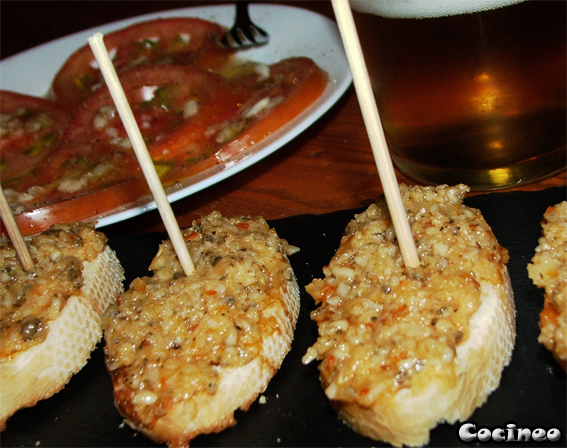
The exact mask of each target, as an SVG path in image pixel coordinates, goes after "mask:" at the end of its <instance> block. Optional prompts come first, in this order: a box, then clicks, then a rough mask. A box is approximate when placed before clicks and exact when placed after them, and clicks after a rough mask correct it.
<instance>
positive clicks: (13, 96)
mask: <svg viewBox="0 0 567 448" xmlns="http://www.w3.org/2000/svg"><path fill="white" fill-rule="evenodd" d="M0 114H1V118H0V178H1V179H2V187H3V188H5V189H8V188H14V187H18V188H23V189H27V188H29V187H30V186H31V185H33V184H34V182H35V176H36V175H37V170H38V168H39V166H40V163H41V162H42V161H43V160H44V159H45V158H46V157H47V156H48V155H49V154H50V153H51V151H53V149H54V148H55V147H56V145H57V143H58V141H59V138H60V135H61V132H62V129H63V127H64V126H65V125H66V123H67V121H68V120H69V114H68V113H67V112H66V111H65V110H63V109H61V108H60V107H59V106H57V105H56V104H54V103H53V102H51V101H47V100H45V99H43V98H38V97H34V96H29V95H22V94H20V93H16V92H10V91H5V90H3V91H0Z"/></svg>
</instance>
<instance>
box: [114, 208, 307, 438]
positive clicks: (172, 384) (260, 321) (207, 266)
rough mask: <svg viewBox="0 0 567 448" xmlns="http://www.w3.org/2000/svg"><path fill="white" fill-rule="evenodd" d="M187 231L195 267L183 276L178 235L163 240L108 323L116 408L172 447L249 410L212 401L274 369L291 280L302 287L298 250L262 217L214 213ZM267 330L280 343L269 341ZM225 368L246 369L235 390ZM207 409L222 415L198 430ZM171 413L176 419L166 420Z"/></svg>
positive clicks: (286, 325) (287, 329) (294, 309)
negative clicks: (214, 405) (294, 258)
mask: <svg viewBox="0 0 567 448" xmlns="http://www.w3.org/2000/svg"><path fill="white" fill-rule="evenodd" d="M183 236H184V239H185V240H186V242H187V246H188V249H189V252H190V255H191V258H192V260H193V263H194V265H195V270H194V272H193V273H192V274H191V275H189V276H185V275H184V274H183V271H182V268H181V266H180V264H179V262H178V260H177V257H176V256H175V253H174V250H173V247H172V244H171V242H170V241H169V240H168V241H165V242H164V243H163V244H162V245H161V246H160V248H159V252H158V253H157V255H156V257H155V258H154V260H153V261H152V263H151V266H150V269H151V270H152V271H153V275H152V276H148V277H143V278H139V279H136V280H135V281H134V282H132V284H131V285H130V289H129V290H128V291H126V292H125V293H124V294H122V295H121V296H120V297H119V299H118V301H117V303H116V305H115V306H112V307H110V308H109V310H108V311H107V313H106V314H105V318H104V322H103V324H104V327H105V340H106V359H107V367H108V369H109V371H110V372H111V375H112V376H113V379H114V384H115V399H116V401H117V406H118V408H119V410H120V411H121V412H122V414H123V415H125V416H126V417H127V420H128V423H129V424H131V426H134V427H137V428H139V429H141V430H142V431H143V432H144V433H145V434H146V435H149V436H150V437H152V438H154V439H155V440H160V441H166V442H168V444H170V445H175V446H186V445H187V444H188V440H189V439H190V438H192V437H194V436H195V435H196V434H197V433H199V432H210V431H218V430H220V429H223V427H226V426H227V425H232V424H234V423H235V421H234V420H233V418H232V413H233V412H234V410H236V408H238V407H239V406H240V407H244V408H246V407H248V406H249V404H250V402H249V398H246V402H245V403H239V404H236V405H235V406H234V408H232V409H229V410H227V412H228V414H227V415H222V413H221V412H220V408H219V409H217V410H216V411H214V410H209V409H208V408H209V406H210V405H209V401H210V400H213V398H214V397H215V395H216V394H218V395H223V394H227V393H228V394H229V395H227V396H226V397H225V398H221V397H217V398H218V399H219V400H221V401H223V400H224V402H225V403H223V404H222V405H220V404H219V407H222V406H224V405H225V404H226V403H228V402H229V401H230V400H229V399H230V398H231V397H230V395H234V396H237V395H238V394H239V393H240V392H239V389H245V388H246V387H248V385H249V383H250V382H251V381H256V379H255V378H249V377H248V376H249V375H248V374H244V376H243V374H242V373H244V372H247V371H248V370H243V368H244V367H245V366H248V365H251V364H252V363H256V362H258V363H261V364H262V365H263V367H262V369H263V370H265V371H268V372H269V373H270V375H271V374H273V373H274V371H275V369H277V368H278V367H279V364H280V363H281V361H282V359H283V356H284V355H285V353H287V350H289V344H290V341H291V336H292V334H293V330H294V328H295V322H296V319H297V314H298V311H299V301H298V297H295V296H294V297H295V299H294V300H293V301H290V300H289V297H288V298H287V299H286V298H285V296H286V294H287V295H288V296H289V295H290V294H289V291H288V289H289V286H288V285H290V284H292V283H293V284H294V285H296V283H295V275H294V273H293V271H292V269H291V266H290V265H289V262H288V260H287V256H288V255H290V254H292V253H294V252H295V251H296V250H297V248H295V247H293V246H290V245H289V244H288V243H287V242H286V241H285V240H283V239H280V238H279V237H278V236H277V234H276V233H275V231H274V230H273V229H270V228H269V226H268V224H267V223H266V221H265V220H264V219H262V218H260V217H257V218H249V217H233V218H226V217H223V216H222V215H221V214H220V213H218V212H213V213H212V214H210V215H208V216H205V217H203V218H202V219H201V220H199V221H198V222H194V224H193V226H192V227H191V228H188V229H185V230H184V231H183ZM268 337H270V338H272V340H273V339H275V338H279V339H281V340H282V341H281V343H277V344H276V343H274V344H272V343H267V340H268ZM284 346H285V350H284V351H283V353H282V350H283V349H282V347H284ZM266 366H268V367H266ZM255 368H256V367H255ZM239 369H240V370H239ZM226 372H235V375H238V376H239V377H238V381H237V382H238V384H236V383H235V384H231V386H230V387H231V388H232V389H231V390H229V391H228V392H227V391H226V390H224V389H225V387H224V386H223V385H222V382H223V374H225V373H226ZM238 372H242V373H238ZM250 372H252V371H250ZM250 374H251V373H250ZM235 378H237V377H236V376H235ZM233 380H234V379H233ZM265 385H266V384H261V385H260V386H259V387H261V388H262V387H265ZM221 389H222V390H221ZM261 391H262V390H256V391H255V392H253V394H252V396H253V397H256V396H257V394H258V393H259V392H261ZM195 397H199V400H201V401H198V402H197V401H195V400H196V398H195ZM206 397H209V398H206ZM217 398H214V399H215V400H216V399H217ZM198 403H201V404H200V405H199V406H198V405H197V404H198ZM180 409H182V411H180ZM209 411H211V413H215V412H218V415H216V418H217V419H218V421H217V422H216V423H214V418H213V417H211V420H210V421H208V422H207V423H202V425H203V426H207V427H201V428H191V426H193V425H195V426H198V425H197V423H196V421H197V420H198V418H197V413H198V412H200V414H199V419H203V420H204V419H206V418H208V415H207V414H208V413H209ZM168 414H169V415H170V416H172V415H179V416H178V417H175V418H173V417H171V418H170V420H172V421H171V422H170V423H165V422H166V421H167V420H168V417H167V416H168ZM160 419H161V420H162V423H159V421H160ZM223 419H224V420H223ZM173 420H175V421H173ZM221 420H222V421H221ZM185 421H187V422H188V423H187V426H184V425H185ZM216 424H218V426H214V425H216ZM160 425H162V426H168V427H167V428H165V429H163V430H162V429H160ZM210 425H213V426H210Z"/></svg>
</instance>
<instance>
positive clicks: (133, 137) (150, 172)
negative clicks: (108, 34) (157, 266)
mask: <svg viewBox="0 0 567 448" xmlns="http://www.w3.org/2000/svg"><path fill="white" fill-rule="evenodd" d="M88 41H89V45H90V46H91V48H92V50H93V53H94V55H95V58H96V60H97V62H98V65H99V67H100V70H101V72H102V75H103V76H104V80H105V81H106V85H107V86H108V88H109V90H110V94H111V96H112V99H113V100H114V104H115V105H116V109H117V110H118V114H119V115H120V118H121V119H122V122H123V123H124V127H125V128H126V132H127V134H128V137H129V138H130V142H131V143H132V147H133V148H134V151H135V153H136V156H137V157H138V161H139V162H140V166H141V167H142V171H143V173H144V176H145V177H146V180H147V182H148V185H149V187H150V191H151V192H152V194H153V197H154V200H155V201H156V204H157V207H158V210H159V213H160V215H161V218H162V220H163V223H164V225H165V228H166V230H167V232H168V234H169V238H170V239H171V242H172V244H173V247H174V249H175V252H176V253H177V257H178V258H179V262H180V263H181V266H182V267H183V271H184V272H185V274H186V275H189V274H191V272H193V271H194V269H195V267H194V265H193V261H192V260H191V257H190V255H189V251H188V250H187V245H186V244H185V241H184V240H183V236H182V234H181V229H180V228H179V225H178V224H177V221H176V219H175V216H174V215H173V211H172V209H171V205H170V203H169V201H168V200H167V196H166V194H165V191H164V190H163V186H162V184H161V181H160V179H159V176H158V174H157V172H156V169H155V166H154V163H153V161H152V159H151V157H150V154H149V152H148V148H147V147H146V143H145V142H144V139H143V137H142V133H141V132H140V128H139V127H138V124H137V123H136V120H135V118H134V115H133V113H132V109H131V108H130V105H129V104H128V100H127V99H126V95H125V93H124V89H123V88H122V85H121V84H120V80H119V79H118V75H117V74H116V70H115V69H114V65H113V64H112V61H111V60H110V56H109V55H108V52H107V50H106V47H105V45H104V42H103V35H102V34H101V33H95V34H94V35H93V36H92V37H90V38H89V39H88Z"/></svg>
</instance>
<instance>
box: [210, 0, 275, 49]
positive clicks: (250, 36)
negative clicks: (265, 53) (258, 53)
mask: <svg viewBox="0 0 567 448" xmlns="http://www.w3.org/2000/svg"><path fill="white" fill-rule="evenodd" d="M248 3H249V2H247V1H237V2H236V18H235V20H234V25H233V26H232V28H231V29H230V30H229V31H227V32H226V33H224V35H223V36H222V37H218V36H215V37H216V39H217V43H218V44H219V45H220V46H221V47H226V48H244V47H257V46H259V45H264V44H267V43H268V42H269V41H270V36H269V35H268V33H266V32H265V31H264V30H263V29H262V28H260V27H259V26H257V25H255V24H254V23H253V22H252V20H250V15H249V14H248Z"/></svg>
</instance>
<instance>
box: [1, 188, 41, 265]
mask: <svg viewBox="0 0 567 448" xmlns="http://www.w3.org/2000/svg"><path fill="white" fill-rule="evenodd" d="M0 217H1V218H2V222H3V223H4V225H5V226H6V230H7V231H8V236H9V237H10V241H12V245H13V246H14V248H15V249H16V253H17V254H18V258H19V259H20V263H22V267H23V268H24V270H25V271H29V270H30V269H31V268H33V266H34V265H33V260H32V257H31V255H30V252H29V250H28V246H26V242H25V241H24V237H23V236H22V233H21V232H20V228H19V227H18V224H17V223H16V220H15V219H14V215H13V214H12V210H11V209H10V204H8V200H7V199H6V195H5V194H4V189H3V188H2V186H0Z"/></svg>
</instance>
